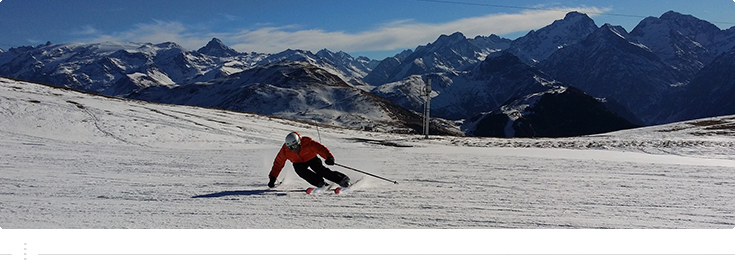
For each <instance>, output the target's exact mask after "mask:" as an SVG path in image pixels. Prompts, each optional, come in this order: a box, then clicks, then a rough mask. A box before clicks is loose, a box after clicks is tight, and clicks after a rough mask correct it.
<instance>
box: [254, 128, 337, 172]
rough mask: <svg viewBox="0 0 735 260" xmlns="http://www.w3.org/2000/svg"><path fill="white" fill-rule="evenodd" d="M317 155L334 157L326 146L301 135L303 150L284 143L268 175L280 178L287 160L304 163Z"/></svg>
mask: <svg viewBox="0 0 735 260" xmlns="http://www.w3.org/2000/svg"><path fill="white" fill-rule="evenodd" d="M317 155H319V156H321V157H322V158H324V159H326V158H329V157H334V155H332V152H330V151H329V149H327V147H326V146H324V145H323V144H321V143H319V142H317V141H314V140H313V139H311V138H310V137H306V136H304V137H301V150H299V153H295V152H294V151H291V149H288V147H286V144H283V146H281V150H280V151H279V152H278V155H276V160H275V161H273V168H271V172H270V173H269V174H268V175H270V176H273V177H276V178H278V175H280V174H281V170H282V169H283V166H284V165H286V160H289V161H291V162H292V163H304V162H307V161H309V160H311V159H314V157H316V156H317Z"/></svg>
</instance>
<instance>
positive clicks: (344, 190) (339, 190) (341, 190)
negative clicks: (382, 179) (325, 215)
mask: <svg viewBox="0 0 735 260" xmlns="http://www.w3.org/2000/svg"><path fill="white" fill-rule="evenodd" d="M361 180H362V179H359V180H356V181H355V182H354V183H351V184H350V186H349V187H337V188H336V189H334V194H342V193H347V192H348V191H350V189H352V187H355V184H357V183H358V182H360V181H361Z"/></svg>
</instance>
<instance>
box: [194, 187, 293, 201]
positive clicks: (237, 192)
mask: <svg viewBox="0 0 735 260" xmlns="http://www.w3.org/2000/svg"><path fill="white" fill-rule="evenodd" d="M288 192H305V190H268V189H265V190H233V191H221V192H215V193H211V194H203V195H196V196H194V197H191V198H193V199H198V198H219V197H225V196H252V195H264V194H268V193H272V194H275V195H277V196H285V195H286V193H288Z"/></svg>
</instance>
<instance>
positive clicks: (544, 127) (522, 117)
mask: <svg viewBox="0 0 735 260" xmlns="http://www.w3.org/2000/svg"><path fill="white" fill-rule="evenodd" d="M634 127H637V126H636V125H634V124H632V123H630V122H629V121H628V120H626V119H624V118H622V117H620V116H618V115H616V114H615V113H613V112H612V111H610V110H609V109H608V108H607V107H606V106H605V105H604V104H602V103H601V102H600V101H598V100H597V99H595V98H593V97H591V96H589V95H587V94H586V93H584V92H582V91H580V90H579V89H576V88H572V87H563V86H558V85H557V86H553V87H550V88H549V90H546V91H543V92H539V93H534V94H530V95H527V96H525V97H521V98H519V99H516V100H513V101H510V102H508V103H507V104H505V105H503V106H502V107H500V108H498V109H496V110H493V111H491V112H490V113H483V114H481V115H478V116H475V117H473V118H470V119H468V120H467V121H466V122H465V124H464V125H463V126H462V129H463V130H464V131H465V133H467V134H468V135H471V136H489V137H570V136H582V135H590V134H599V133H606V132H613V131H618V130H622V129H629V128H634Z"/></svg>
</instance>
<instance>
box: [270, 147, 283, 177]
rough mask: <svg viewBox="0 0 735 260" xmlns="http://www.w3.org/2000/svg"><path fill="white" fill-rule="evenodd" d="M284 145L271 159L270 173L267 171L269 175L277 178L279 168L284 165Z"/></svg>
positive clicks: (279, 172)
mask: <svg viewBox="0 0 735 260" xmlns="http://www.w3.org/2000/svg"><path fill="white" fill-rule="evenodd" d="M285 149H288V148H286V146H285V145H284V146H282V147H281V150H280V151H278V155H276V159H275V160H273V167H272V168H271V171H270V173H268V176H269V177H273V178H278V175H280V174H281V170H282V169H283V166H284V165H286V150H285Z"/></svg>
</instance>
